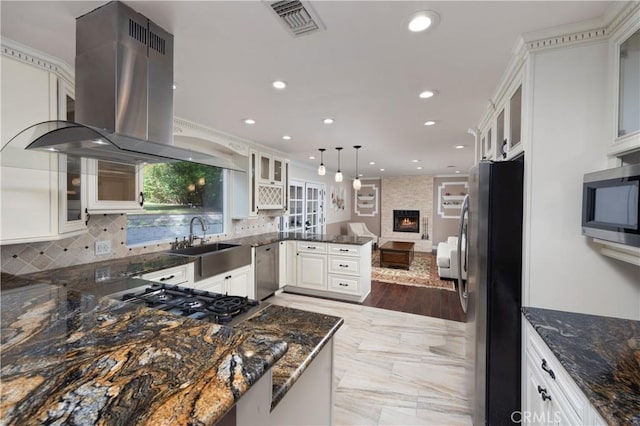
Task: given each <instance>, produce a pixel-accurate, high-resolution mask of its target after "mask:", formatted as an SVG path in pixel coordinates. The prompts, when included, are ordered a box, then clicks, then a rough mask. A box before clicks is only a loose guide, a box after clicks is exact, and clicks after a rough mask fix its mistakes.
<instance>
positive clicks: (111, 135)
mask: <svg viewBox="0 0 640 426" xmlns="http://www.w3.org/2000/svg"><path fill="white" fill-rule="evenodd" d="M75 73H76V82H75V95H76V99H75V120H76V121H77V122H70V121H62V120H59V121H47V122H43V123H39V124H36V125H34V126H31V127H29V128H28V129H25V130H24V131H23V132H21V133H20V134H19V135H18V136H16V137H15V138H14V139H16V138H20V139H22V138H28V142H26V143H25V142H24V139H22V142H18V143H17V144H18V145H20V146H26V147H27V148H26V149H39V150H47V151H52V152H60V153H64V154H69V155H73V156H77V157H85V158H93V159H99V160H107V161H116V162H121V163H132V164H137V163H166V162H173V161H190V162H195V163H202V164H208V165H211V166H218V167H223V168H228V169H234V170H238V166H237V165H235V164H234V163H233V162H232V161H230V160H228V159H226V158H221V157H216V156H212V155H209V154H205V153H200V152H196V151H192V150H189V149H183V148H180V147H177V146H175V145H174V144H173V36H172V35H171V34H169V33H168V32H166V31H165V30H163V29H162V28H160V27H159V26H157V25H156V24H154V23H153V22H151V21H150V20H149V19H147V18H146V17H145V16H143V15H141V14H139V13H137V12H135V11H134V10H133V9H131V8H130V7H128V6H126V5H125V4H123V3H121V2H117V1H114V2H110V3H107V4H106V5H104V6H102V7H100V8H98V9H95V10H93V11H92V12H89V13H87V14H86V15H83V16H81V17H79V18H78V19H77V20H76V65H75ZM10 144H11V142H9V145H10Z"/></svg>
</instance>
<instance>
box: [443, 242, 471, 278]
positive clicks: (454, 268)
mask: <svg viewBox="0 0 640 426" xmlns="http://www.w3.org/2000/svg"><path fill="white" fill-rule="evenodd" d="M462 250H463V252H462V257H463V259H464V240H463V241H462ZM436 262H437V264H438V275H440V278H453V279H456V280H457V279H458V268H459V265H458V237H449V238H447V241H446V242H442V243H440V244H438V251H437V254H436ZM462 278H467V273H466V271H464V270H463V271H462Z"/></svg>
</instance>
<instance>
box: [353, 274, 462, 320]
mask: <svg viewBox="0 0 640 426" xmlns="http://www.w3.org/2000/svg"><path fill="white" fill-rule="evenodd" d="M362 304H363V305H365V306H372V307H375V308H382V309H389V310H392V311H398V312H407V313H412V314H418V315H426V316H429V317H434V318H442V319H447V320H453V321H460V322H462V321H464V312H463V311H462V307H461V306H460V300H459V296H458V293H457V292H455V291H448V290H441V289H437V288H427V287H415V286H408V285H401V284H389V283H382V282H378V281H371V293H370V294H369V296H368V297H367V298H366V299H365V300H364V302H362Z"/></svg>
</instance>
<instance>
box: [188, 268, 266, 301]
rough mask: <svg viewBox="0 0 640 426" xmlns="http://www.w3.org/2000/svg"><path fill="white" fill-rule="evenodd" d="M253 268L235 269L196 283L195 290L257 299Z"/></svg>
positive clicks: (194, 284)
mask: <svg viewBox="0 0 640 426" xmlns="http://www.w3.org/2000/svg"><path fill="white" fill-rule="evenodd" d="M252 271H253V268H252V267H251V265H248V266H243V267H242V268H238V269H234V270H232V271H228V272H225V273H223V274H219V275H215V276H213V277H209V278H205V279H203V280H199V281H195V282H194V283H193V286H192V287H193V288H196V289H198V290H205V291H210V292H213V293H220V294H228V295H230V296H243V297H249V298H250V299H253V298H255V289H254V285H253V283H254V279H253V273H252Z"/></svg>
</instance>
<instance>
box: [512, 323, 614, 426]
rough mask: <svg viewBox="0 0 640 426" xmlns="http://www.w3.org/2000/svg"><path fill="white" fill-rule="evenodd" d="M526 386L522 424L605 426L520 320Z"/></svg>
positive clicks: (533, 334) (554, 360)
mask: <svg viewBox="0 0 640 426" xmlns="http://www.w3.org/2000/svg"><path fill="white" fill-rule="evenodd" d="M522 321H523V328H524V333H523V334H524V337H525V346H526V348H525V357H526V362H525V366H526V367H525V378H526V380H525V382H524V383H523V397H524V398H523V405H524V406H523V410H522V415H523V418H522V422H523V423H526V424H535V425H567V426H568V425H582V424H588V425H605V424H606V422H605V421H604V420H603V419H602V417H600V415H599V414H598V413H597V412H596V410H595V408H593V406H591V404H589V401H588V400H587V398H586V397H585V396H584V394H583V393H582V391H580V389H579V388H578V386H577V385H576V383H575V382H574V381H573V380H572V379H571V377H570V376H569V373H567V372H566V370H565V369H564V368H563V367H562V365H561V364H560V362H559V361H558V359H557V358H556V357H555V356H554V355H553V353H552V352H551V350H550V349H549V347H548V346H547V345H546V344H545V343H544V341H543V340H542V338H541V337H540V336H539V335H538V333H537V332H536V331H535V329H534V328H533V327H532V326H531V324H529V322H528V321H527V319H526V318H524V317H523V320H522Z"/></svg>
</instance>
